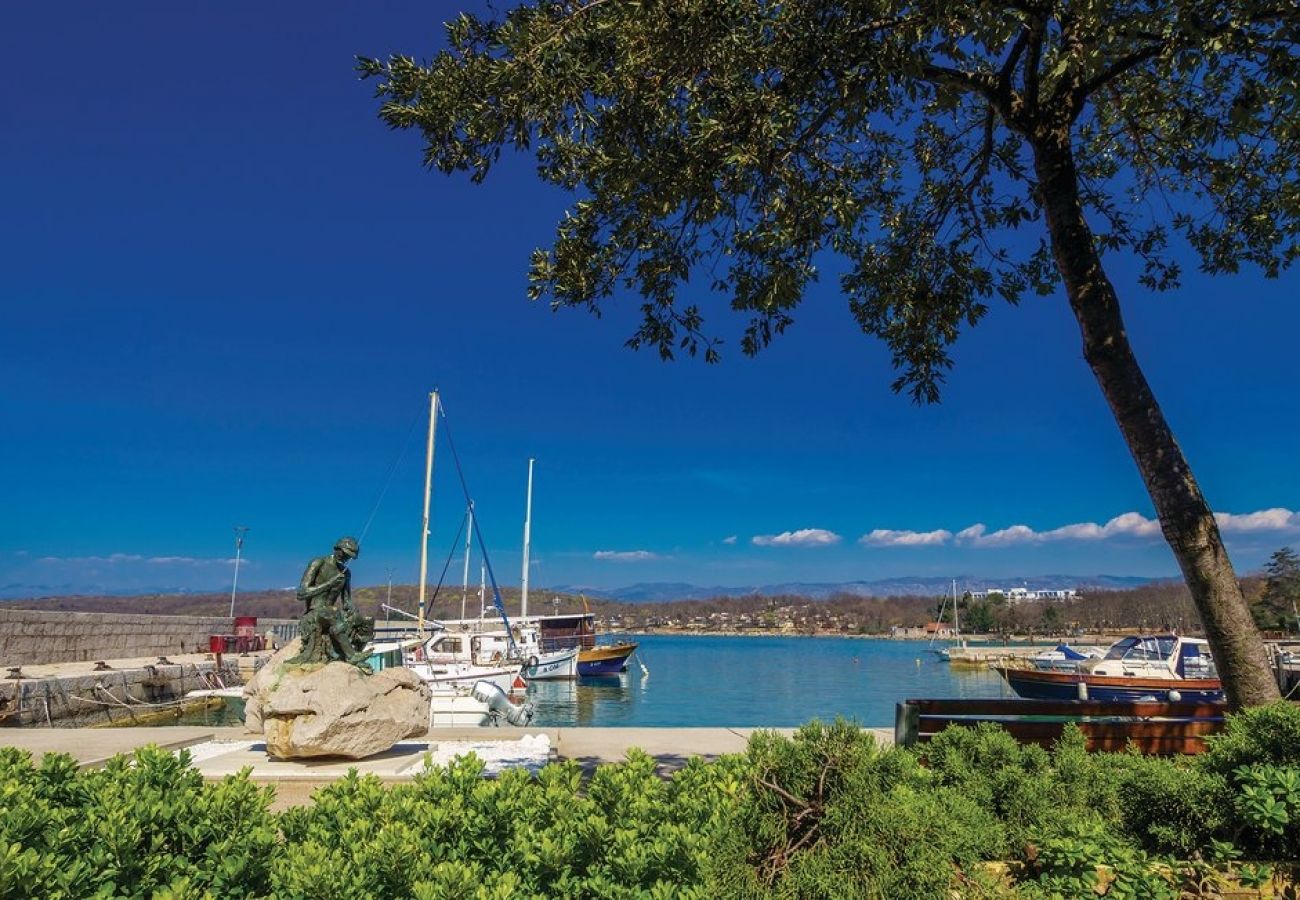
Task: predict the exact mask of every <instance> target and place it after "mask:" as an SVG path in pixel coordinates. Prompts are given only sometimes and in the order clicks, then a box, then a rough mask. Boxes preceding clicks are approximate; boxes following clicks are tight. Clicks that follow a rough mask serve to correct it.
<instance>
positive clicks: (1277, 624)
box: [1253, 547, 1300, 631]
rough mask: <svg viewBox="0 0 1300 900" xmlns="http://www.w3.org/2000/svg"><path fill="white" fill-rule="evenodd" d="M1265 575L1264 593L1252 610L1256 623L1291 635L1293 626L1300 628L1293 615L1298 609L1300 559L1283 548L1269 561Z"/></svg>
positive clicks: (1299, 599) (1289, 549) (1299, 603)
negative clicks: (1289, 632)
mask: <svg viewBox="0 0 1300 900" xmlns="http://www.w3.org/2000/svg"><path fill="white" fill-rule="evenodd" d="M1264 573H1265V576H1266V578H1265V580H1264V590H1263V592H1261V594H1260V596H1259V600H1258V602H1256V603H1255V605H1254V607H1253V611H1254V613H1255V622H1256V623H1257V624H1258V625H1259V627H1260V628H1271V629H1275V630H1278V631H1290V630H1291V626H1292V625H1293V624H1295V625H1300V622H1298V621H1297V619H1300V616H1298V615H1297V612H1296V610H1297V608H1298V607H1300V556H1297V555H1296V552H1295V551H1294V550H1292V549H1291V548H1290V547H1283V548H1282V549H1281V550H1277V551H1275V552H1274V553H1273V555H1272V556H1270V557H1269V560H1268V563H1267V564H1266V565H1265V566H1264Z"/></svg>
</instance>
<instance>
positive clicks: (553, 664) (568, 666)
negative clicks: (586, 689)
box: [519, 459, 578, 681]
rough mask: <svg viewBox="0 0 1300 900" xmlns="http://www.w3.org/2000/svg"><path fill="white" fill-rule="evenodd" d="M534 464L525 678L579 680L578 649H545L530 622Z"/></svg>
mask: <svg viewBox="0 0 1300 900" xmlns="http://www.w3.org/2000/svg"><path fill="white" fill-rule="evenodd" d="M533 463H534V460H532V459H530V460H528V500H527V503H526V504H525V506H524V570H523V573H522V575H521V576H520V580H519V620H520V624H521V626H522V628H523V629H524V632H523V634H522V636H523V637H525V638H526V640H527V644H528V647H527V649H526V650H525V652H526V653H527V654H528V657H527V660H526V662H525V663H524V668H523V673H522V674H523V676H524V678H526V679H528V680H529V681H537V680H547V679H550V680H559V679H567V678H577V677H578V649H577V648H576V647H572V648H568V649H564V650H552V651H549V652H546V651H543V650H542V643H541V629H540V628H539V627H538V625H537V624H536V623H530V622H529V621H528V552H529V545H530V544H531V542H532V520H533Z"/></svg>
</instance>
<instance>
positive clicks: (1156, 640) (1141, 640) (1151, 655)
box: [1106, 634, 1178, 660]
mask: <svg viewBox="0 0 1300 900" xmlns="http://www.w3.org/2000/svg"><path fill="white" fill-rule="evenodd" d="M1177 644H1178V636H1177V635H1173V634H1159V635H1145V636H1141V637H1126V638H1122V639H1120V640H1118V641H1116V642H1115V643H1114V644H1112V645H1111V648H1110V649H1109V650H1107V651H1106V659H1131V660H1165V659H1170V658H1171V657H1172V656H1173V655H1174V647H1175V646H1177Z"/></svg>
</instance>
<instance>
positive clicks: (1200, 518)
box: [1034, 139, 1280, 709]
mask: <svg viewBox="0 0 1300 900" xmlns="http://www.w3.org/2000/svg"><path fill="white" fill-rule="evenodd" d="M1034 168H1035V171H1036V172H1037V175H1038V182H1039V191H1040V192H1041V195H1042V203H1043V209H1044V211H1045V214H1046V217H1047V228H1048V233H1049V234H1050V236H1051V241H1052V252H1053V254H1054V256H1055V257H1056V266H1057V269H1058V270H1059V271H1060V273H1061V277H1062V279H1064V281H1065V291H1066V295H1067V296H1068V297H1069V300H1070V308H1071V309H1072V310H1073V311H1074V316H1075V319H1076V320H1077V321H1078V323H1079V330H1080V331H1081V332H1082V334H1083V355H1084V358H1085V359H1086V360H1087V361H1088V365H1089V366H1090V367H1091V368H1092V372H1093V375H1095V376H1096V378H1097V383H1098V384H1099V385H1101V392H1102V394H1104V395H1105V397H1106V402H1107V403H1108V404H1110V409H1111V412H1112V413H1113V414H1114V416H1115V421H1116V422H1117V423H1118V424H1119V429H1120V432H1121V433H1122V434H1123V435H1124V440H1125V442H1126V443H1127V444H1128V448H1129V452H1130V453H1132V454H1133V459H1134V461H1135V462H1136V463H1137V466H1138V471H1140V472H1141V473H1142V480H1143V482H1144V483H1145V484H1146V488H1147V493H1148V494H1150V496H1151V502H1152V503H1153V504H1154V505H1155V509H1156V514H1157V515H1158V516H1159V518H1160V528H1161V530H1162V531H1163V532H1164V536H1165V540H1166V541H1168V542H1169V546H1170V547H1171V548H1172V549H1173V551H1174V556H1175V557H1176V558H1177V560H1178V565H1179V568H1181V569H1182V571H1183V578H1184V579H1185V580H1186V582H1187V587H1188V588H1189V589H1190V590H1191V593H1192V600H1193V601H1194V602H1195V604H1196V609H1197V610H1198V611H1199V612H1200V614H1201V622H1202V623H1203V624H1204V626H1205V632H1206V637H1207V638H1209V641H1210V647H1211V649H1212V650H1213V651H1214V660H1215V663H1216V664H1217V666H1218V669H1219V675H1220V677H1221V678H1222V679H1223V686H1224V690H1225V691H1226V693H1227V697H1228V704H1229V706H1230V707H1231V708H1233V709H1239V708H1241V707H1243V706H1255V705H1259V704H1264V703H1269V702H1271V701H1273V700H1277V699H1278V697H1279V696H1280V693H1279V691H1278V688H1277V683H1276V682H1275V681H1274V679H1273V674H1272V670H1271V668H1270V667H1269V661H1268V656H1267V651H1266V649H1265V647H1264V641H1263V639H1262V638H1261V637H1260V634H1259V631H1258V630H1257V629H1256V628H1255V623H1254V621H1253V619H1252V618H1251V614H1250V609H1249V607H1248V606H1247V605H1246V600H1245V597H1243V596H1242V593H1241V585H1240V584H1239V583H1238V581H1237V575H1236V573H1235V572H1234V571H1233V569H1232V563H1231V562H1230V561H1229V559H1228V553H1227V551H1226V550H1225V549H1224V546H1223V539H1222V538H1221V537H1220V535H1219V526H1218V523H1217V522H1216V521H1215V520H1214V513H1213V512H1212V511H1211V510H1210V507H1209V505H1208V504H1207V503H1206V502H1205V497H1204V496H1202V494H1201V489H1200V487H1199V486H1198V485H1197V483H1196V478H1195V477H1194V476H1193V475H1192V470H1191V467H1190V466H1188V464H1187V460H1186V458H1185V457H1184V456H1183V451H1182V449H1181V448H1180V447H1179V446H1178V442H1177V441H1175V440H1174V436H1173V432H1171V431H1170V429H1169V424H1168V423H1167V422H1166V421H1165V417H1164V413H1162V412H1161V411H1160V405H1159V404H1158V403H1157V402H1156V398H1155V395H1154V394H1152V392H1151V387H1150V385H1148V384H1147V380H1146V376H1145V375H1143V374H1142V369H1141V368H1140V367H1139V366H1138V362H1137V359H1136V358H1135V357H1134V355H1133V349H1132V347H1130V346H1129V342H1128V335H1127V333H1126V332H1125V330H1124V320H1123V317H1122V316H1121V315H1120V308H1119V297H1118V296H1117V295H1116V293H1115V287H1114V285H1112V284H1111V282H1110V279H1109V278H1107V277H1106V273H1105V271H1104V270H1103V269H1102V266H1101V257H1100V255H1099V254H1098V252H1097V248H1096V245H1095V243H1094V241H1093V235H1092V231H1091V229H1090V228H1089V227H1088V223H1087V221H1086V220H1085V219H1084V216H1083V206H1082V204H1081V202H1080V200H1079V182H1078V173H1077V171H1076V169H1075V166H1074V158H1073V156H1072V155H1071V151H1070V149H1069V147H1068V146H1062V145H1060V144H1059V143H1056V142H1053V141H1051V139H1047V140H1043V141H1037V142H1035V149H1034Z"/></svg>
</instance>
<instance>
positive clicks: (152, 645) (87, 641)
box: [0, 604, 293, 668]
mask: <svg viewBox="0 0 1300 900" xmlns="http://www.w3.org/2000/svg"><path fill="white" fill-rule="evenodd" d="M286 624H289V625H292V624H293V623H291V622H288V621H287V620H279V619H263V620H261V621H260V622H258V625H257V630H258V632H259V633H263V632H265V631H267V630H269V629H270V628H273V627H275V626H284V625H286ZM232 629H233V621H232V620H231V618H230V617H229V616H148V615H122V614H119V613H81V612H57V611H47V610H30V609H5V608H4V605H3V604H0V667H4V668H9V667H13V666H24V665H33V664H43V663H64V662H79V661H86V660H89V661H92V662H93V661H94V660H99V659H115V658H116V659H123V658H130V657H151V656H166V655H168V654H182V653H198V652H206V651H207V649H208V636H209V635H213V634H230V633H231V631H232Z"/></svg>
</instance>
